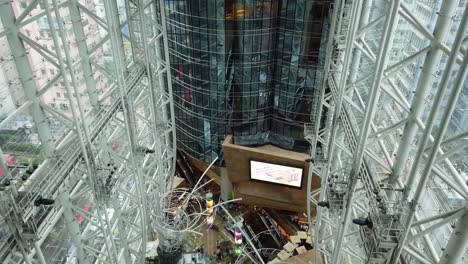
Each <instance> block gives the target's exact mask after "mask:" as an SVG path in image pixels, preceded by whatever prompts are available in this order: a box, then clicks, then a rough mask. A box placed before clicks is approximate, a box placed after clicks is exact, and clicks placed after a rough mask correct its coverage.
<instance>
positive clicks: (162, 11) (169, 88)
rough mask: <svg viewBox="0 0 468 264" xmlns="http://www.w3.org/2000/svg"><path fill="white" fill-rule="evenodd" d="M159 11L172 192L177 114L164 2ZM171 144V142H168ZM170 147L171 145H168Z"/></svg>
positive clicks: (160, 4) (161, 0)
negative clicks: (170, 135)
mask: <svg viewBox="0 0 468 264" xmlns="http://www.w3.org/2000/svg"><path fill="white" fill-rule="evenodd" d="M159 10H160V16H161V31H162V32H161V33H162V34H163V43H164V59H165V65H164V66H165V67H166V84H167V93H168V96H169V98H168V99H169V102H171V103H170V105H169V109H170V114H171V126H172V142H170V143H172V150H171V151H172V153H171V156H172V161H171V163H172V166H171V170H170V171H168V173H169V181H170V189H171V190H172V188H173V184H174V176H175V167H176V158H175V156H176V154H175V151H176V144H177V142H176V133H175V113H174V104H173V102H174V99H173V96H172V78H171V68H170V62H169V58H170V57H169V44H168V37H167V29H166V11H165V10H166V8H165V6H164V0H159ZM168 143H169V142H168ZM168 146H169V145H168Z"/></svg>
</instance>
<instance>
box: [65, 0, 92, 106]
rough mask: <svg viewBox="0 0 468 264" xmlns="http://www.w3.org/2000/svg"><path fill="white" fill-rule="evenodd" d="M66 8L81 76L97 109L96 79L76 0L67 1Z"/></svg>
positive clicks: (90, 99)
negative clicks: (76, 48)
mask: <svg viewBox="0 0 468 264" xmlns="http://www.w3.org/2000/svg"><path fill="white" fill-rule="evenodd" d="M68 10H69V12H70V19H71V22H72V27H73V32H74V34H75V40H76V43H77V44H78V54H79V55H80V59H81V66H82V67H83V76H84V79H85V82H86V88H87V91H88V97H89V101H90V102H91V105H92V106H93V110H97V109H99V102H98V94H97V91H96V81H95V80H94V76H93V70H92V68H91V63H90V60H89V52H88V47H87V45H86V36H85V33H84V29H83V23H81V15H80V10H79V9H78V0H72V1H69V3H68Z"/></svg>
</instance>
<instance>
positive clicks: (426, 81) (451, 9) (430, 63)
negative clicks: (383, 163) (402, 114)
mask: <svg viewBox="0 0 468 264" xmlns="http://www.w3.org/2000/svg"><path fill="white" fill-rule="evenodd" d="M457 3H458V1H452V0H444V1H443V2H442V6H441V8H440V12H439V17H438V18H437V21H436V24H435V28H434V39H433V40H432V41H431V45H430V50H429V51H428V52H427V54H426V58H425V60H424V64H423V66H422V70H421V75H420V76H419V79H418V83H417V85H416V90H415V94H414V98H413V102H412V103H411V108H410V109H411V112H410V113H409V115H408V118H407V123H406V125H405V128H404V130H403V135H402V137H401V140H400V144H399V147H398V150H397V153H396V157H395V162H394V165H393V168H392V174H391V175H390V183H391V184H392V185H394V186H397V180H398V178H399V177H400V176H401V175H402V173H403V169H404V167H405V164H406V161H407V160H408V156H409V153H410V151H411V147H410V146H411V142H412V141H413V139H414V137H415V136H416V133H417V131H418V124H417V120H418V119H419V117H420V116H421V114H422V113H423V111H424V106H425V99H426V97H427V95H428V93H429V92H430V91H431V89H432V84H433V82H434V75H435V73H436V71H437V69H438V67H439V62H440V59H441V57H442V54H443V51H442V49H441V45H442V44H443V43H444V42H445V41H446V39H447V36H448V34H449V32H450V25H451V22H452V17H453V15H454V14H455V13H456V10H457Z"/></svg>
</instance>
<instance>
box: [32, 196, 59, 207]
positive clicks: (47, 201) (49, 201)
mask: <svg viewBox="0 0 468 264" xmlns="http://www.w3.org/2000/svg"><path fill="white" fill-rule="evenodd" d="M54 203H55V200H54V199H48V198H42V196H39V198H37V200H36V201H34V205H35V206H39V205H53V204H54Z"/></svg>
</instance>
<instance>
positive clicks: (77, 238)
mask: <svg viewBox="0 0 468 264" xmlns="http://www.w3.org/2000/svg"><path fill="white" fill-rule="evenodd" d="M57 198H58V202H59V203H60V204H61V205H62V206H63V208H64V211H63V218H64V220H65V224H66V225H67V228H68V232H69V234H70V237H71V241H72V243H73V245H74V246H75V248H76V254H77V257H78V263H80V264H82V263H89V262H88V259H87V258H86V256H85V253H84V250H83V237H82V236H81V230H80V226H79V225H78V223H77V222H76V221H75V218H76V216H75V215H74V214H73V211H72V209H71V207H72V204H71V201H70V193H69V192H68V191H67V190H64V191H63V192H62V193H60V194H59V195H58V197H57Z"/></svg>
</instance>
